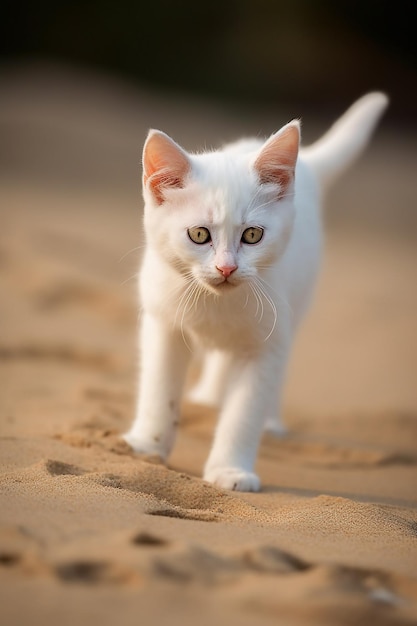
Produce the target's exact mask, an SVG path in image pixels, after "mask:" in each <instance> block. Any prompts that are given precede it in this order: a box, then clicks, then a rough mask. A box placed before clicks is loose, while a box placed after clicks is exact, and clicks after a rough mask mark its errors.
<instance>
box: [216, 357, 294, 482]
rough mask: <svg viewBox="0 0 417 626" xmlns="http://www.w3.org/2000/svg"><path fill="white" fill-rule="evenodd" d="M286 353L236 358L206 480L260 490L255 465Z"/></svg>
mask: <svg viewBox="0 0 417 626" xmlns="http://www.w3.org/2000/svg"><path fill="white" fill-rule="evenodd" d="M282 358H283V354H280V353H279V352H277V351H269V352H267V351H266V352H264V353H263V354H262V355H261V356H258V357H257V358H252V359H249V360H244V359H236V360H235V362H234V364H233V367H232V368H231V372H230V375H231V376H233V378H232V380H231V385H230V391H229V393H228V395H227V397H226V401H225V404H224V407H223V410H222V411H221V414H220V418H219V423H218V426H217V429H216V433H215V437H214V443H213V447H212V450H211V452H210V455H209V458H208V460H207V463H206V466H205V471H204V479H205V480H207V481H209V482H211V483H214V484H216V485H218V486H219V487H223V488H225V489H232V490H236V491H258V490H259V488H260V481H259V478H258V476H257V475H256V474H255V473H254V471H253V468H254V464H255V460H256V454H257V450H258V446H259V441H260V438H261V435H262V430H263V427H264V423H265V419H266V417H267V411H269V410H270V409H271V406H273V405H274V402H275V406H276V402H277V394H276V387H277V377H278V376H279V374H280V372H281V371H282V369H283V367H282V366H281V362H280V361H281V359H282Z"/></svg>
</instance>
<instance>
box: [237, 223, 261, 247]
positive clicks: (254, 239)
mask: <svg viewBox="0 0 417 626" xmlns="http://www.w3.org/2000/svg"><path fill="white" fill-rule="evenodd" d="M263 234H264V229H263V228H260V227H259V226H250V227H249V228H247V229H246V230H244V231H243V234H242V241H243V243H258V242H259V241H261V239H262V237H263Z"/></svg>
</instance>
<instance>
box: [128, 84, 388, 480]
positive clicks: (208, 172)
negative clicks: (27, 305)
mask: <svg viewBox="0 0 417 626" xmlns="http://www.w3.org/2000/svg"><path fill="white" fill-rule="evenodd" d="M386 104H387V98H386V97H385V96H384V95H383V94H380V93H373V94H368V95H367V96H365V97H364V98H362V99H360V100H359V101H358V102H356V103H355V104H354V105H353V107H351V109H349V111H348V112H347V113H346V114H345V115H344V116H343V117H342V118H341V119H340V120H339V121H338V122H337V123H336V124H335V125H334V126H333V127H332V128H331V129H330V131H329V132H328V133H327V134H326V135H325V136H324V137H323V138H322V139H321V140H320V141H318V142H317V143H316V144H314V145H313V146H311V147H309V148H306V149H303V150H301V151H300V153H299V156H298V160H297V164H296V168H295V176H294V179H292V178H291V180H290V182H288V184H287V183H286V182H285V180H286V179H285V177H284V178H282V181H284V182H282V185H281V183H280V182H263V183H261V182H260V175H259V171H258V170H257V167H258V168H260V167H266V168H268V167H269V165H268V163H265V162H266V160H267V159H266V156H268V158H269V152H271V146H272V149H275V147H274V146H275V144H274V141H275V140H276V142H277V145H278V146H279V142H280V141H285V139H277V137H278V136H279V137H284V135H285V133H288V134H287V135H286V136H287V137H289V139H288V140H287V141H288V142H289V146H290V147H289V150H290V151H291V150H292V147H291V145H290V144H291V142H293V141H294V140H293V138H294V137H295V135H294V133H295V131H294V127H296V126H297V123H295V122H292V123H291V124H290V125H287V126H286V127H284V128H283V129H282V130H281V131H279V133H277V134H276V135H274V136H273V137H272V138H271V139H270V140H268V141H267V142H262V141H258V140H253V139H251V140H241V141H239V142H237V143H236V144H233V145H230V146H226V147H225V148H224V149H223V150H220V151H217V152H210V153H203V154H198V155H189V154H187V153H185V152H184V151H183V150H182V149H181V148H180V147H179V146H177V145H176V144H175V143H174V142H172V140H170V139H169V138H168V137H167V136H165V135H163V133H159V132H158V131H153V132H151V134H150V136H149V139H148V142H149V143H148V148H147V147H146V146H145V156H144V198H145V215H144V223H145V232H146V242H147V244H146V251H145V255H144V259H143V264H142V268H141V272H140V299H141V306H142V309H143V312H142V324H141V334H140V347H141V375H140V386H139V396H138V409H137V417H136V419H135V421H134V423H133V425H132V427H131V429H130V431H129V432H128V433H127V434H126V435H125V440H126V441H127V442H128V443H129V444H130V445H131V446H132V447H133V449H134V450H135V451H137V452H140V453H147V454H149V453H150V454H158V455H160V456H161V457H163V458H164V459H165V458H166V457H167V456H168V454H169V452H170V450H171V448H172V445H173V443H174V438H175V430H176V425H177V423H178V419H179V407H180V401H181V396H182V390H183V385H184V380H185V376H186V371H187V366H188V364H189V361H190V357H191V356H192V355H193V353H194V354H196V353H197V352H198V353H201V351H204V353H205V355H206V356H205V363H204V366H203V375H202V378H201V380H200V381H199V383H198V384H197V386H196V387H195V389H194V390H193V391H192V393H191V398H192V399H193V401H196V402H202V403H205V404H212V405H216V406H219V409H220V415H219V422H218V426H217V430H216V433H215V437H214V443H213V446H212V449H211V452H210V455H209V458H208V460H207V463H206V466H205V470H204V478H205V479H206V480H208V481H210V482H212V483H215V484H217V485H219V486H220V487H224V488H227V489H237V490H241V491H256V490H258V489H259V486H260V483H259V479H258V477H257V476H256V474H255V473H254V471H253V468H254V463H255V460H256V453H257V448H258V443H259V440H260V437H261V434H262V431H263V428H264V427H265V425H266V424H268V425H269V426H271V424H272V428H274V429H275V430H276V431H278V432H279V431H282V430H283V427H282V424H281V422H280V419H279V404H280V396H281V390H282V384H283V379H284V376H285V370H286V364H287V360H288V355H289V352H290V349H291V344H292V341H293V337H294V333H295V330H296V328H297V326H298V324H299V322H300V320H301V318H302V317H303V315H304V313H305V311H306V309H307V307H308V304H309V301H310V298H311V294H312V291H313V287H314V283H315V279H316V275H317V272H318V268H319V263H320V253H321V240H322V235H321V217H320V204H321V195H322V189H323V187H324V186H326V187H327V185H328V184H329V183H330V182H331V181H332V180H333V179H334V178H335V177H337V176H338V175H339V174H340V173H342V172H343V170H344V169H345V168H346V167H347V166H348V165H349V164H350V163H351V162H352V161H353V160H354V159H355V158H356V157H357V156H358V155H359V153H360V152H361V150H362V149H363V148H364V146H365V145H366V143H367V141H368V139H369V137H370V135H371V132H372V130H373V128H374V127H375V125H376V123H377V120H378V119H379V117H380V115H381V114H382V112H383V110H384V108H385V106H386ZM155 133H156V134H155ZM291 133H292V134H291ZM290 134H291V136H290ZM164 146H166V147H167V149H166V150H165V149H164ZM266 146H269V147H266ZM284 147H285V146H284ZM146 150H148V153H147V152H146ZM268 151H269V152H268ZM160 153H161V154H162V157H163V155H164V154H167V155H168V156H167V157H166V159H167V162H166V163H165V162H163V158H162V157H160ZM282 154H283V157H285V155H286V152H285V150H283V151H282ZM265 155H266V156H265ZM272 156H274V155H273V154H272ZM284 160H285V159H284ZM289 161H290V159H289ZM275 166H276V164H275V165H273V167H275ZM271 167H272V166H271ZM286 167H287V165H285V166H283V171H284V174H285V171H286V169H285V168H286ZM288 167H289V168H290V169H291V166H288ZM158 169H159V171H162V172H165V170H166V172H167V176H166V179H164V181H165V182H164V183H163V184H162V186H161V184H160V183H158V184H157V183H155V182H152V181H155V177H154V178H152V175H153V174H154V172H155V171H158ZM147 170H149V171H147ZM173 172H174V173H173ZM179 179H180V184H179V183H178V180H179ZM157 185H158V186H157ZM280 185H281V186H280ZM161 189H162V191H161ZM156 190H157V191H156ZM158 194H159V195H158ZM194 226H199V227H205V228H208V229H209V231H210V233H211V237H212V241H211V242H210V243H207V244H204V245H198V244H195V243H193V242H192V241H191V240H190V238H189V236H188V234H187V229H189V228H190V227H194ZM250 226H259V227H262V228H263V229H264V235H263V238H262V240H261V241H260V242H259V243H257V244H254V245H250V244H246V243H242V242H241V236H242V232H243V230H244V229H245V228H247V227H250ZM216 266H217V267H220V268H221V267H230V266H237V269H236V270H235V271H234V272H233V273H232V274H231V275H230V276H229V278H228V280H227V281H225V280H224V277H223V275H222V274H221V272H220V271H219V270H218V269H216ZM229 283H230V284H229Z"/></svg>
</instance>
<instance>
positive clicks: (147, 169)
mask: <svg viewBox="0 0 417 626" xmlns="http://www.w3.org/2000/svg"><path fill="white" fill-rule="evenodd" d="M142 163H143V185H144V187H145V186H148V188H149V189H150V191H151V192H152V194H153V196H154V198H155V199H156V201H157V203H158V204H162V202H163V201H164V193H163V192H164V189H166V188H167V187H177V188H181V187H183V186H184V180H185V177H186V176H187V174H188V172H189V171H190V169H191V163H190V161H189V159H188V156H187V154H186V153H185V152H184V150H183V149H182V148H180V146H179V145H178V144H176V143H175V141H173V140H172V139H171V137H168V135H166V134H165V133H163V132H161V131H160V130H150V131H149V134H148V137H147V139H146V142H145V146H144V148H143V160H142Z"/></svg>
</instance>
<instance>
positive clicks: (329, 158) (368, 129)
mask: <svg viewBox="0 0 417 626" xmlns="http://www.w3.org/2000/svg"><path fill="white" fill-rule="evenodd" d="M387 105H388V97H387V96H386V95H385V94H384V93H381V92H377V91H376V92H372V93H368V94H366V95H365V96H363V97H362V98H360V99H359V100H357V101H356V102H354V104H353V105H352V106H351V107H350V108H349V109H348V110H347V111H346V113H345V114H344V115H342V117H340V118H339V119H338V120H337V121H336V122H335V123H334V124H333V126H331V128H330V129H329V130H328V131H327V132H326V133H325V134H324V135H323V136H322V137H321V138H320V139H319V140H318V141H316V142H315V143H314V144H312V145H311V146H308V147H307V148H303V158H304V160H305V161H306V162H307V163H308V165H309V166H310V168H311V169H312V170H313V172H314V173H315V175H316V176H317V178H318V180H319V182H320V184H321V186H322V187H323V188H324V189H326V188H327V187H329V186H330V185H331V183H333V181H335V180H336V179H337V178H338V177H339V176H340V175H341V174H342V173H343V172H344V171H345V170H346V169H347V168H348V167H349V166H350V165H351V164H352V163H353V162H354V161H355V160H356V158H357V157H358V156H359V155H360V154H361V152H362V150H364V148H365V147H366V145H367V143H368V141H369V139H370V137H371V135H372V132H373V130H374V129H375V127H376V125H377V123H378V121H379V119H380V117H381V116H382V114H383V112H384V110H385V109H386V107H387Z"/></svg>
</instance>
